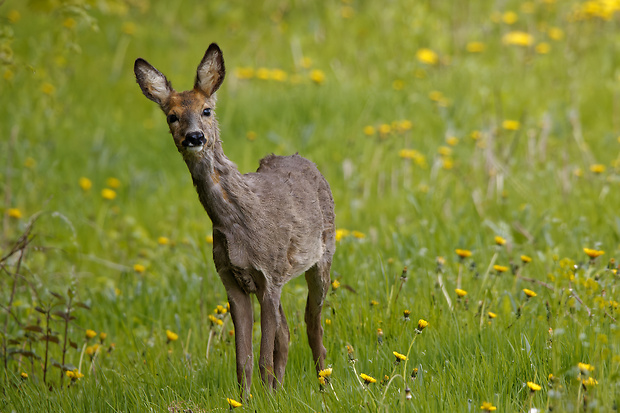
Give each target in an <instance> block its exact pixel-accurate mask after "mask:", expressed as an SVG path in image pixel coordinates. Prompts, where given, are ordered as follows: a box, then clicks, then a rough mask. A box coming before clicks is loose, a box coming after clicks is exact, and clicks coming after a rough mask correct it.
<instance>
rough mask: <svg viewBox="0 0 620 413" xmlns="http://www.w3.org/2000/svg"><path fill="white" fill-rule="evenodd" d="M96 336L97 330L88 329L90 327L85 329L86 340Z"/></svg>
mask: <svg viewBox="0 0 620 413" xmlns="http://www.w3.org/2000/svg"><path fill="white" fill-rule="evenodd" d="M96 336H97V332H96V331H95V330H90V329H88V330H86V338H87V339H88V340H90V339H91V338H93V337H96Z"/></svg>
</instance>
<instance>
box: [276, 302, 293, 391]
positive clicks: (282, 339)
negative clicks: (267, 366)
mask: <svg viewBox="0 0 620 413" xmlns="http://www.w3.org/2000/svg"><path fill="white" fill-rule="evenodd" d="M279 312H280V325H279V328H278V331H277V332H276V339H275V347H274V351H273V364H274V368H275V374H276V381H274V386H275V387H274V388H277V386H278V385H280V386H281V385H282V384H283V382H284V371H285V370H286V362H287V361H288V346H289V342H290V337H291V335H290V332H289V330H288V324H287V323H286V317H285V315H284V310H283V309H282V303H280V309H279Z"/></svg>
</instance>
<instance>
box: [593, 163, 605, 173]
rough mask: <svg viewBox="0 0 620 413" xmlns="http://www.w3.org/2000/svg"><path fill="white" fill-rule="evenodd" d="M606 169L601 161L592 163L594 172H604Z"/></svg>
mask: <svg viewBox="0 0 620 413" xmlns="http://www.w3.org/2000/svg"><path fill="white" fill-rule="evenodd" d="M605 169H606V168H605V165H603V164H600V163H596V164H594V165H590V172H593V173H595V174H602V173H603V172H605Z"/></svg>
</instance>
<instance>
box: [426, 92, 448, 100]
mask: <svg viewBox="0 0 620 413" xmlns="http://www.w3.org/2000/svg"><path fill="white" fill-rule="evenodd" d="M428 98H429V99H430V100H432V101H434V102H439V101H441V100H443V99H445V98H444V96H443V93H441V92H440V91H438V90H432V91H430V92H429V93H428Z"/></svg>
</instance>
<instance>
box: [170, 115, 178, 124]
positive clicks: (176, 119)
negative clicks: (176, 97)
mask: <svg viewBox="0 0 620 413" xmlns="http://www.w3.org/2000/svg"><path fill="white" fill-rule="evenodd" d="M178 121H179V118H178V116H177V115H175V114H174V113H173V114H170V115H168V123H174V122H178Z"/></svg>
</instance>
